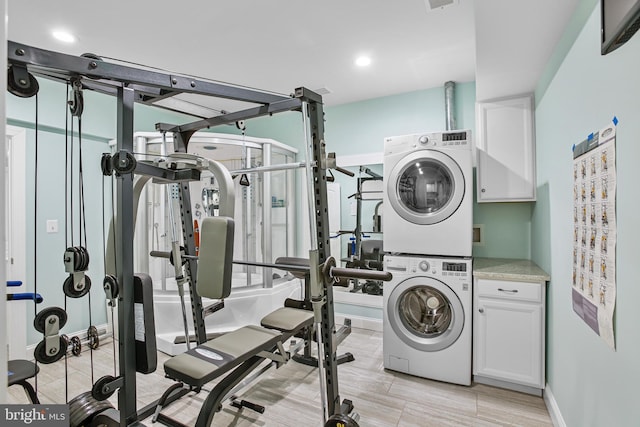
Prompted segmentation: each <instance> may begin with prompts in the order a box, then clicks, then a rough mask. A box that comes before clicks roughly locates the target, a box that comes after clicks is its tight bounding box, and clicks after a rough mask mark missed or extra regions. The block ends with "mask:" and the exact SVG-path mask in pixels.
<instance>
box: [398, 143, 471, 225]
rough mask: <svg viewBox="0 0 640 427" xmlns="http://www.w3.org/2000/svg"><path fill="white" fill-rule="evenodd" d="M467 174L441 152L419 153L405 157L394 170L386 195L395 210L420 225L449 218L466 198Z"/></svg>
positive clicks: (423, 151) (424, 151) (404, 217)
mask: <svg viewBox="0 0 640 427" xmlns="http://www.w3.org/2000/svg"><path fill="white" fill-rule="evenodd" d="M464 179H465V177H464V174H463V173H462V169H460V166H459V165H458V163H456V161H455V160H453V159H452V158H451V157H449V156H448V155H446V154H445V153H443V152H441V151H436V150H419V151H415V152H413V153H411V154H409V155H407V156H406V157H403V158H402V159H401V160H400V161H399V162H398V163H397V164H396V165H395V166H394V168H393V169H392V170H391V173H390V175H389V180H388V181H387V194H388V197H389V202H390V204H391V206H392V207H393V210H394V211H395V212H396V213H397V214H398V215H400V216H401V217H402V218H403V219H405V220H407V221H409V222H411V223H413V224H419V225H431V224H437V223H439V222H441V221H444V220H445V219H447V218H449V217H450V216H451V215H453V213H454V212H455V211H456V210H457V209H458V206H460V203H461V202H462V199H463V198H464V187H465V186H464Z"/></svg>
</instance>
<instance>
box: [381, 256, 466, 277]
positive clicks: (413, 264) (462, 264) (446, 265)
mask: <svg viewBox="0 0 640 427" xmlns="http://www.w3.org/2000/svg"><path fill="white" fill-rule="evenodd" d="M384 269H385V271H389V272H391V273H400V274H427V275H429V276H434V277H443V278H448V279H452V278H459V279H468V278H469V277H471V260H470V259H463V258H461V259H459V260H456V259H451V258H446V259H441V258H440V259H439V258H421V257H411V256H394V255H391V256H390V255H387V256H385V258H384Z"/></svg>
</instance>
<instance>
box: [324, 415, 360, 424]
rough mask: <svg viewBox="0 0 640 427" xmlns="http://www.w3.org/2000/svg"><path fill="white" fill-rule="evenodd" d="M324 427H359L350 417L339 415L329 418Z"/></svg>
mask: <svg viewBox="0 0 640 427" xmlns="http://www.w3.org/2000/svg"><path fill="white" fill-rule="evenodd" d="M324 427H359V425H358V423H357V422H355V421H354V420H353V418H351V417H350V416H348V415H344V414H337V415H333V416H332V417H331V418H329V419H328V420H327V422H326V423H325V424H324Z"/></svg>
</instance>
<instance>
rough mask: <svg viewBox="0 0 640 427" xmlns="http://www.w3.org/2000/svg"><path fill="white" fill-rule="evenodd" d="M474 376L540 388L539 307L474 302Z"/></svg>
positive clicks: (512, 303)
mask: <svg viewBox="0 0 640 427" xmlns="http://www.w3.org/2000/svg"><path fill="white" fill-rule="evenodd" d="M476 319H477V321H478V324H477V329H476V330H477V337H476V347H475V350H474V351H475V360H476V366H475V369H474V374H476V375H480V376H484V377H489V378H495V379H499V380H504V381H510V382H515V383H518V384H523V385H527V386H531V387H544V384H543V380H542V352H543V350H542V349H543V344H542V326H541V325H542V324H543V323H542V306H541V305H540V304H534V303H522V302H509V301H497V300H492V299H483V298H480V299H479V300H478V313H477V317H476Z"/></svg>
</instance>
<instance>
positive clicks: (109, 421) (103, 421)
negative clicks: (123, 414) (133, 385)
mask: <svg viewBox="0 0 640 427" xmlns="http://www.w3.org/2000/svg"><path fill="white" fill-rule="evenodd" d="M86 427H120V412H119V411H117V410H115V409H113V408H109V409H105V410H104V411H102V412H100V413H99V414H96V415H94V416H93V417H91V421H89V424H88V425H87V426H86Z"/></svg>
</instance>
